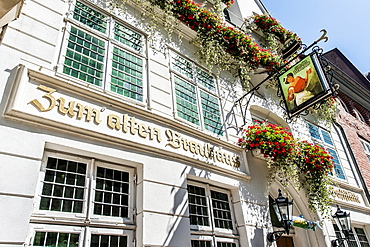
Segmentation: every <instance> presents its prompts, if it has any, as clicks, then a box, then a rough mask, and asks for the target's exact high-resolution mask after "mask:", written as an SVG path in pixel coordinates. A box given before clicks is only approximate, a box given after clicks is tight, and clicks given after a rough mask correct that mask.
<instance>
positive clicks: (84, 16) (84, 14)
mask: <svg viewBox="0 0 370 247" xmlns="http://www.w3.org/2000/svg"><path fill="white" fill-rule="evenodd" d="M73 18H74V19H75V20H78V21H79V22H81V23H83V24H85V25H87V26H89V27H91V28H93V29H95V30H98V31H100V32H102V33H105V32H106V27H107V17H106V16H104V15H103V14H101V13H100V12H98V11H95V10H94V9H92V8H90V7H88V6H86V5H85V4H83V3H80V2H76V6H75V9H74V11H73Z"/></svg>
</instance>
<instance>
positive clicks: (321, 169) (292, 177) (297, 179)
mask: <svg viewBox="0 0 370 247" xmlns="http://www.w3.org/2000/svg"><path fill="white" fill-rule="evenodd" d="M238 145H239V146H241V147H243V148H245V149H247V150H252V154H253V155H254V156H257V157H259V158H261V157H263V158H264V159H266V161H267V164H268V167H269V168H270V171H269V178H270V181H271V180H273V179H275V178H278V179H279V181H280V182H281V183H282V185H283V186H288V185H289V183H293V186H297V187H298V188H304V189H305V192H306V195H307V197H308V201H309V207H310V208H311V209H312V210H320V211H321V212H323V213H327V212H328V210H329V209H330V194H331V191H330V186H329V185H330V184H331V183H332V179H331V176H329V173H330V171H331V170H332V169H333V161H332V159H333V157H332V156H330V155H329V153H328V152H327V151H326V150H325V149H324V148H322V147H320V146H319V145H315V144H311V143H309V142H307V141H297V140H295V139H294V138H293V135H292V133H291V132H288V131H287V129H286V128H283V127H281V126H277V125H275V124H270V123H264V122H256V123H255V124H253V125H250V126H248V128H247V129H245V130H243V135H242V137H241V138H240V139H239V140H238Z"/></svg>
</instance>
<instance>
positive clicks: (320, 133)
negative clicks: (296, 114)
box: [307, 122, 347, 181]
mask: <svg viewBox="0 0 370 247" xmlns="http://www.w3.org/2000/svg"><path fill="white" fill-rule="evenodd" d="M310 125H312V126H314V127H316V128H318V130H319V135H320V139H317V138H315V137H313V136H312V135H311V132H310V131H309V134H310V137H311V138H312V139H313V140H314V142H315V143H317V144H319V145H320V146H323V147H324V148H326V149H328V153H329V155H331V153H330V152H329V149H332V150H334V152H335V153H336V155H337V157H338V161H339V165H340V167H341V170H342V171H343V176H344V178H341V177H338V174H337V173H336V172H335V165H336V164H334V167H333V169H332V176H333V177H335V178H336V179H340V180H342V181H343V180H347V175H346V173H345V172H344V167H343V165H342V163H341V160H340V157H339V153H338V150H337V148H336V147H335V143H334V140H333V137H332V136H331V133H330V131H327V130H326V129H324V128H322V127H320V126H318V125H315V124H312V123H310V122H307V127H308V129H310V127H309V126H310ZM322 131H324V132H326V133H328V134H329V136H330V139H331V141H332V143H333V145H330V144H329V143H327V142H325V141H324V137H323V134H322Z"/></svg>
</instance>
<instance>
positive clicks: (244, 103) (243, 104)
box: [226, 29, 337, 131]
mask: <svg viewBox="0 0 370 247" xmlns="http://www.w3.org/2000/svg"><path fill="white" fill-rule="evenodd" d="M321 32H322V35H321V37H320V38H319V39H317V40H316V41H314V42H313V43H312V44H311V45H309V46H306V45H304V44H303V45H301V47H302V51H301V52H300V53H299V54H297V55H296V56H294V57H293V58H291V59H290V60H288V61H287V62H285V63H284V64H283V65H281V66H280V67H278V68H276V69H273V70H272V71H270V72H268V76H267V77H266V78H265V79H263V80H262V81H261V82H259V83H258V84H257V85H256V86H254V87H253V88H252V89H250V90H249V91H248V92H246V93H245V94H244V95H243V96H242V97H240V98H239V99H237V100H236V101H235V102H234V105H233V107H232V109H231V110H230V112H229V114H228V115H227V116H226V120H229V118H230V117H231V115H233V114H235V109H237V108H239V109H240V112H241V116H242V119H243V124H242V126H240V127H238V126H236V127H235V128H236V129H237V130H238V131H240V130H241V129H242V128H243V127H244V126H245V124H246V118H247V114H246V113H247V109H248V106H249V104H250V101H251V99H252V97H253V96H254V95H255V93H256V92H257V90H258V89H260V87H261V85H262V84H264V83H265V82H266V81H268V80H271V79H274V80H278V78H277V77H278V75H279V74H280V73H281V72H280V71H281V70H282V69H284V68H285V67H286V66H287V65H288V64H290V63H291V62H292V61H293V60H295V59H296V57H299V56H302V55H304V54H305V53H306V52H307V51H308V50H310V49H311V48H312V52H316V53H317V54H318V55H319V57H320V59H321V60H322V61H324V62H323V63H324V71H325V74H328V75H330V80H329V81H330V82H329V84H330V87H331V89H332V91H333V93H334V94H335V93H336V89H337V87H336V85H335V84H334V83H333V82H332V77H333V76H332V71H331V69H330V66H328V62H327V61H326V60H324V58H322V56H321V55H322V52H323V50H322V48H320V47H319V46H317V43H318V42H320V41H321V40H323V41H324V42H327V41H328V39H329V38H328V37H327V36H326V34H327V32H326V30H325V29H323V30H321ZM277 96H278V97H282V92H281V90H280V88H279V89H278V91H277ZM247 97H248V98H247ZM283 105H284V102H283V101H281V102H280V106H281V107H282V108H283V109H284V110H285V118H286V121H287V122H292V121H295V120H296V118H297V117H299V115H307V114H308V113H309V111H307V110H305V111H304V112H302V113H300V114H297V115H295V116H294V118H293V117H289V115H288V113H287V110H286V109H285V107H284V106H283ZM319 106H320V104H318V106H317V107H319Z"/></svg>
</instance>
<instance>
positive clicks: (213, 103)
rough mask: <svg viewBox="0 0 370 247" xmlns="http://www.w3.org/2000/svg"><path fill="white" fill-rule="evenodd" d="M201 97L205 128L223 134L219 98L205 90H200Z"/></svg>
mask: <svg viewBox="0 0 370 247" xmlns="http://www.w3.org/2000/svg"><path fill="white" fill-rule="evenodd" d="M200 98H201V102H202V112H203V119H204V128H205V129H207V130H209V131H212V132H213V133H216V134H218V135H222V134H223V130H222V129H223V128H222V124H221V117H220V110H219V109H220V108H219V105H218V100H217V98H215V97H213V96H211V95H210V94H207V93H205V92H203V91H200Z"/></svg>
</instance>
